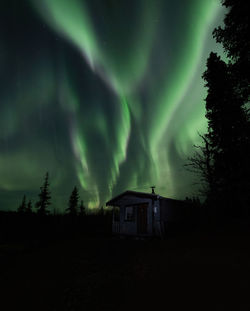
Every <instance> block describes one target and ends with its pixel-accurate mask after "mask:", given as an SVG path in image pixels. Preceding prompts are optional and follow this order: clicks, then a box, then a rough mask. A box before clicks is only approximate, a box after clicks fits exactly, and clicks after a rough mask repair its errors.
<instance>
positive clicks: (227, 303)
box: [0, 233, 250, 311]
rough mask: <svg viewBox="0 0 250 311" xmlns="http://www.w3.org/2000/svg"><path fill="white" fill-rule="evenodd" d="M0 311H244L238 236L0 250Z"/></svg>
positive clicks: (248, 287)
mask: <svg viewBox="0 0 250 311" xmlns="http://www.w3.org/2000/svg"><path fill="white" fill-rule="evenodd" d="M0 263H1V276H0V295H1V296H2V297H1V300H0V310H3V311H8V310H37V311H39V310H49V311H50V310H54V311H64V310H65V311H66V310H67V311H68V310H76V311H77V310H91V311H92V310H129V309H130V310H134V309H135V310H143V309H146V310H157V309H159V310H186V309H190V310H239V311H241V310H250V301H249V293H250V281H249V277H250V246H249V236H248V235H246V234H239V235H236V234H222V233H217V234H214V235H212V234H205V233H203V234H196V235H193V236H186V237H185V236H181V237H172V238H168V239H166V240H133V239H118V238H97V237H95V238H81V239H75V240H68V241H62V242H57V243H53V244H50V245H43V246H39V247H35V248H26V247H25V246H21V245H16V246H15V245H12V246H8V245H2V246H0Z"/></svg>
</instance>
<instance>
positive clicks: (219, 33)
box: [187, 0, 250, 219]
mask: <svg viewBox="0 0 250 311" xmlns="http://www.w3.org/2000/svg"><path fill="white" fill-rule="evenodd" d="M222 4H223V5H224V6H225V7H226V8H227V9H228V11H227V14H226V16H225V19H224V25H223V27H218V28H216V29H215V30H214V31H213V36H214V38H215V39H216V41H217V43H219V44H222V46H223V49H224V52H225V55H226V57H227V61H223V60H222V59H221V58H220V57H219V56H218V55H217V54H216V53H213V52H211V54H210V56H209V58H208V59H207V68H206V71H205V72H204V74H203V77H202V78H203V80H204V81H205V86H206V88H207V96H206V99H205V104H206V118H207V120H208V129H207V132H206V133H204V134H203V135H200V136H201V138H202V144H201V145H199V146H195V147H196V152H195V153H194V154H193V156H192V157H190V158H189V162H188V163H187V167H188V168H189V169H190V170H191V171H193V172H195V173H196V174H197V176H199V179H200V184H201V189H200V191H201V194H202V195H203V196H204V197H205V207H207V211H208V213H209V215H210V216H211V217H212V218H214V219H226V218H229V219H232V218H249V216H250V211H249V206H250V178H249V176H250V165H249V159H250V116H249V95H250V53H249V51H250V40H249V33H250V29H249V14H248V9H247V2H246V1H244V0H223V1H222Z"/></svg>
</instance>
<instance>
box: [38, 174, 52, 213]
mask: <svg viewBox="0 0 250 311" xmlns="http://www.w3.org/2000/svg"><path fill="white" fill-rule="evenodd" d="M40 190H41V191H40V193H39V201H38V202H37V203H36V208H37V209H38V210H37V213H38V214H39V215H41V216H44V215H47V214H49V211H48V209H47V208H48V206H49V205H50V204H51V202H50V199H51V196H50V191H49V173H48V172H47V173H46V175H45V179H44V183H43V186H42V187H40Z"/></svg>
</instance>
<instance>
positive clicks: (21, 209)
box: [17, 195, 27, 214]
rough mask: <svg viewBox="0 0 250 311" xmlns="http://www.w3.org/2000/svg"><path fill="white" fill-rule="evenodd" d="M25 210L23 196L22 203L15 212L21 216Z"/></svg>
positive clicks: (24, 198) (24, 197)
mask: <svg viewBox="0 0 250 311" xmlns="http://www.w3.org/2000/svg"><path fill="white" fill-rule="evenodd" d="M26 209H27V205H26V195H24V196H23V200H22V203H21V204H20V206H19V207H18V209H17V211H18V213H20V214H23V213H25V212H26Z"/></svg>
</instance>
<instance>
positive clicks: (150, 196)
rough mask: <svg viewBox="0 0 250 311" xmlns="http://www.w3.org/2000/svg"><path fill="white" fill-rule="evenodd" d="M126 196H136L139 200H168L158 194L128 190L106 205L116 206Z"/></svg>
mask: <svg viewBox="0 0 250 311" xmlns="http://www.w3.org/2000/svg"><path fill="white" fill-rule="evenodd" d="M124 196H134V197H137V198H138V197H139V198H148V199H159V198H160V199H167V198H164V197H162V196H160V195H158V194H154V193H146V192H138V191H132V190H127V191H124V192H122V193H120V194H119V195H117V196H116V197H114V198H112V199H111V200H109V201H108V202H107V203H106V206H112V205H115V203H116V202H117V201H118V200H119V199H121V198H122V197H124Z"/></svg>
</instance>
